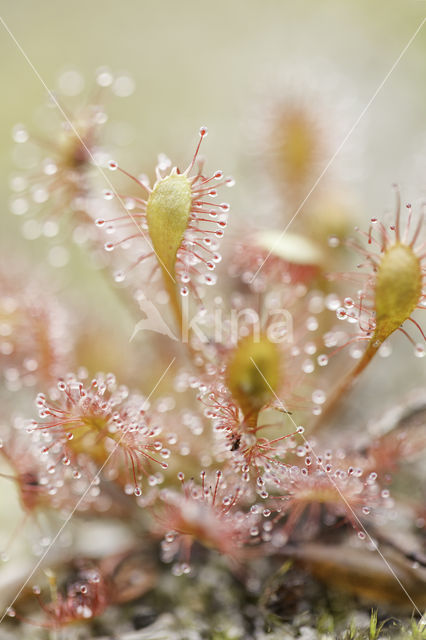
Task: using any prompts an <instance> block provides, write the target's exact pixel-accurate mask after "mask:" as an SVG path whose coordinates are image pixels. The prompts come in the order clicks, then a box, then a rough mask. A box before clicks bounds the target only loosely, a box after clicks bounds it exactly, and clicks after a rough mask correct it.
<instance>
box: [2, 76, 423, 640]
mask: <svg viewBox="0 0 426 640" xmlns="http://www.w3.org/2000/svg"><path fill="white" fill-rule="evenodd" d="M80 84H82V83H80V76H79V74H78V73H77V72H76V71H68V72H66V73H65V74H64V75H62V76H61V78H60V83H59V85H60V90H58V91H55V92H49V95H48V98H49V105H48V106H46V110H47V112H48V113H49V117H48V119H47V122H48V126H47V127H46V128H45V129H43V127H41V126H40V127H38V126H37V125H28V126H26V125H24V124H17V125H16V126H15V127H14V129H13V132H12V135H13V139H14V142H15V144H16V147H17V149H16V153H15V155H14V157H15V159H18V160H19V161H20V163H21V165H22V166H21V168H16V167H15V168H14V169H13V175H12V177H11V192H12V194H11V200H10V209H11V213H12V214H15V215H17V216H19V217H20V221H21V222H22V230H23V233H24V236H25V237H26V238H27V239H28V240H30V239H31V240H34V241H35V242H41V243H43V247H44V249H43V250H44V251H45V253H46V256H48V257H49V259H48V260H47V259H46V261H45V263H44V264H43V265H41V266H39V267H37V268H36V269H35V268H34V265H32V264H31V263H30V262H26V261H25V260H24V258H23V257H20V256H18V255H14V254H12V253H10V254H9V255H8V254H6V255H2V257H1V261H0V365H1V384H2V392H1V398H2V404H1V416H0V417H1V421H0V429H1V432H0V437H1V440H0V459H1V474H0V487H1V495H2V496H8V495H9V494H11V493H14V492H15V493H16V494H17V496H18V498H19V503H20V515H19V517H17V519H16V523H15V525H14V526H13V527H12V526H5V530H7V531H8V533H7V534H6V533H4V535H3V537H2V539H1V549H0V551H1V563H2V566H1V570H0V591H1V603H2V606H3V607H4V610H3V612H2V614H1V618H0V622H1V626H0V638H2V639H3V638H4V639H5V640H7V639H8V638H38V639H45V638H46V639H50V638H61V639H64V640H74V639H75V640H76V639H77V638H79V639H82V640H83V639H86V638H87V639H89V638H104V639H106V638H111V639H112V638H117V639H118V638H120V639H123V640H125V639H128V640H137V639H138V638H140V639H141V640H142V639H143V638H193V639H194V640H195V639H198V638H212V639H215V640H218V639H219V638H220V639H223V640H225V639H231V638H244V639H251V638H253V639H255V638H259V639H261V638H262V639H263V638H267V637H271V638H293V637H303V638H317V637H318V638H320V637H321V638H322V637H324V638H325V637H327V638H334V637H336V638H337V637H340V638H353V639H355V638H363V637H366V638H367V637H369V638H379V637H407V638H408V637H413V638H423V637H425V636H424V618H422V615H423V612H424V610H425V608H426V559H425V550H424V541H425V533H426V530H425V527H426V507H425V502H424V499H425V467H424V462H425V449H426V396H425V390H424V384H423V385H422V381H421V380H420V382H419V384H418V385H413V388H412V389H411V392H410V393H408V394H406V393H404V394H400V396H398V395H397V394H395V395H394V397H387V398H386V402H385V408H383V403H381V404H378V405H377V406H376V405H375V395H376V394H377V395H378V396H379V395H380V394H381V393H382V391H381V389H382V386H383V380H381V379H380V376H377V377H376V378H374V377H371V373H370V374H369V371H370V372H371V371H372V370H374V367H375V364H374V363H376V361H377V360H381V359H383V358H386V359H387V360H386V362H387V363H388V365H387V370H388V375H389V376H392V371H393V370H394V369H395V368H400V367H405V368H406V369H407V371H409V369H410V367H411V366H414V365H413V363H417V362H418V359H421V358H423V357H424V356H425V354H426V350H425V333H424V330H423V328H422V322H423V318H422V316H423V313H422V311H423V312H424V310H425V309H426V242H425V233H424V209H425V205H424V202H423V201H422V199H421V197H420V192H419V193H410V194H406V193H402V192H401V189H400V187H399V186H398V185H389V189H388V192H387V193H383V203H384V204H383V208H382V210H381V211H363V212H362V213H361V214H359V215H357V216H356V221H355V216H354V215H353V213H352V212H350V211H349V209H348V208H347V207H345V206H344V205H343V204H341V205H339V204H338V203H336V202H334V203H333V204H332V198H331V197H330V198H329V200H328V203H327V196H326V195H324V191H322V192H321V194H320V198H319V200H315V198H313V199H312V201H309V202H306V203H304V205H303V207H301V208H300V207H299V209H300V211H297V206H298V203H300V202H301V201H302V200H303V197H304V194H305V193H306V192H307V191H308V190H309V188H310V186H311V184H312V182H313V181H314V180H315V177H316V176H317V175H318V167H321V166H323V164H324V158H325V159H327V153H328V151H327V148H328V145H329V142H330V140H331V139H332V136H333V124H334V122H333V117H332V112H331V110H327V109H322V105H321V104H320V101H319V100H316V99H315V96H314V95H313V94H312V95H311V97H310V98H309V97H308V95H307V94H308V91H309V89H308V88H306V87H305V89H306V92H305V95H303V90H302V89H303V86H302V80H301V86H299V87H298V88H297V91H296V90H295V89H294V87H293V86H292V85H291V84H289V85H288V87H287V89H286V90H283V91H281V92H280V91H279V90H278V89H277V90H276V92H275V93H271V95H268V96H267V99H265V100H264V101H263V102H262V100H261V99H259V103H258V105H257V107H256V109H253V110H252V113H251V114H250V116H247V118H248V120H250V119H251V123H252V124H250V126H249V127H248V130H249V131H247V147H248V148H249V147H250V146H252V147H255V153H251V154H250V158H251V161H252V162H253V163H254V165H255V166H256V170H255V172H256V180H257V181H258V182H260V183H262V186H261V187H260V188H259V193H261V194H262V196H261V198H262V203H260V202H259V203H254V204H253V206H254V208H256V207H260V208H261V209H262V211H265V212H266V211H267V210H268V207H267V206H266V205H265V203H264V200H268V199H269V200H270V203H271V207H272V203H274V204H273V206H274V207H275V208H276V210H277V211H278V210H279V211H280V212H281V218H280V220H278V221H277V217H276V216H271V219H269V218H268V216H267V215H266V214H265V215H263V216H262V217H261V219H260V221H259V218H256V217H252V216H251V213H250V212H246V213H245V214H244V215H243V216H237V217H236V218H235V222H233V215H234V210H233V208H232V207H231V206H230V204H229V202H228V200H229V201H230V202H231V203H232V198H233V192H235V191H238V190H245V189H250V181H251V179H250V176H247V179H246V183H244V178H242V179H241V180H238V181H234V179H233V177H232V176H231V175H230V174H229V173H228V171H229V169H230V167H229V166H228V153H227V144H228V143H227V140H226V138H225V137H224V135H223V133H221V131H220V129H215V130H213V129H211V130H210V131H208V129H207V126H206V123H194V126H193V131H192V134H191V139H190V140H187V139H184V136H183V134H182V140H181V145H182V150H183V151H182V152H179V153H178V154H177V155H178V157H177V158H176V157H175V155H176V152H174V153H172V151H173V150H172V149H171V150H170V156H171V157H170V158H169V156H168V155H165V153H169V150H168V149H167V148H166V149H159V151H161V153H160V155H159V156H158V160H157V163H156V164H155V163H153V164H152V165H149V164H148V165H147V166H141V162H140V160H138V150H137V149H136V150H135V152H134V156H133V160H131V157H132V156H131V154H130V153H127V152H124V151H123V148H120V147H118V146H114V144H112V143H111V139H110V138H109V134H108V130H109V128H110V126H111V124H112V122H111V120H112V119H111V118H109V115H108V114H109V108H110V106H111V105H112V104H113V103H114V101H117V100H119V99H120V98H121V96H128V98H127V99H128V100H133V99H134V98H133V97H132V96H130V94H131V93H132V87H133V80H132V79H131V78H130V76H128V75H126V74H122V73H120V74H114V73H113V72H112V71H110V70H109V69H108V68H106V67H104V68H101V69H98V70H97V71H96V72H95V73H94V78H93V81H92V87H91V88H90V89H89V90H88V91H86V92H82V93H80V92H79V91H78V90H77V89H78V88H79V86H80ZM76 87H77V89H76ZM114 94H115V95H114ZM301 96H303V97H301ZM30 115H31V114H28V116H29V117H28V120H29V121H31V118H30ZM207 124H208V123H207ZM140 127H141V129H142V130H144V129H146V130H147V129H149V128H150V127H154V128H155V125H153V124H150V123H149V122H146V121H145V120H144V118H143V117H142V116H141V120H140ZM151 135H152V134H151ZM212 137H215V138H218V139H220V145H219V146H220V149H221V150H222V159H221V167H220V168H218V167H216V166H212V163H211V162H210V161H209V157H208V156H209V141H210V139H211V138H212ZM175 138H179V135H177V136H176V137H175ZM190 148H192V150H191V151H190V152H189V153H187V150H188V149H190ZM163 151H164V152H165V153H163ZM243 153H244V152H242V154H243ZM129 158H130V160H129ZM132 162H133V164H132ZM11 171H12V168H11ZM370 179H371V180H372V179H374V177H372V176H366V177H365V180H370ZM344 187H345V185H344V183H342V185H341V187H340V191H342V190H343V189H344ZM254 198H255V196H254ZM389 202H391V205H390V207H388V203H389ZM295 211H296V214H297V215H295ZM299 213H300V215H299ZM356 223H357V224H358V226H357V227H355V224H356ZM68 252H71V253H73V252H74V253H75V254H76V255H78V261H79V262H80V265H79V270H80V273H81V274H82V276H81V277H82V281H84V273H85V272H87V273H89V272H92V275H93V274H95V275H94V277H95V279H96V278H97V280H95V281H96V282H99V283H102V285H101V284H99V286H102V287H104V288H105V289H106V290H107V294H106V295H108V296H110V298H111V300H113V305H114V306H115V307H117V308H120V310H121V311H120V313H121V314H122V316H120V317H122V318H123V321H122V322H119V321H117V320H116V319H115V318H114V321H113V322H112V323H110V324H108V322H109V319H108V317H107V316H108V311H106V310H105V309H104V308H103V307H102V305H100V304H98V302H97V300H98V299H97V297H96V295H95V293H94V292H93V293H92V291H91V290H90V286H87V285H84V286H83V285H82V286H79V285H78V284H76V285H74V284H70V285H68V286H64V284H63V282H61V280H60V279H59V278H58V277H57V275H56V271H57V269H56V267H60V266H61V265H62V263H64V262H65V260H66V256H67V255H68ZM89 281H90V279H89ZM394 346H396V348H397V353H396V354H394V353H392V348H393V347H394ZM401 354H402V355H401ZM423 362H424V361H423ZM368 375H370V377H369V378H368V380H369V387H370V395H369V396H368V397H369V398H370V399H369V401H368V402H367V403H366V406H364V407H363V408H364V411H363V413H362V414H357V413H356V411H354V403H356V402H363V401H362V400H359V398H360V397H361V398H362V396H360V395H359V394H358V395H357V393H358V390H359V388H360V386H361V387H362V384H363V378H364V376H368ZM423 380H424V379H423ZM422 387H423V388H422ZM354 398H356V400H354ZM360 415H361V417H360ZM348 416H349V418H348ZM2 518H3V519H5V520H7V519H8V515H7V512H6V511H3V512H2ZM371 612H372V613H371ZM370 616H371V617H370ZM309 634H310V635H309ZM382 634H387V635H382Z"/></svg>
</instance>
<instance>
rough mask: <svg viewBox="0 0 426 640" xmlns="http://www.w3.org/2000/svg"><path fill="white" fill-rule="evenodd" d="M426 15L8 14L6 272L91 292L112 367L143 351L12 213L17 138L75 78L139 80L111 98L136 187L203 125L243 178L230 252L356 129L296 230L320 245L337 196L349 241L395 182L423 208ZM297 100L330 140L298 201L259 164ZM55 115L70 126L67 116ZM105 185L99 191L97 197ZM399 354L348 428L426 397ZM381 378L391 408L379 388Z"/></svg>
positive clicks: (148, 8)
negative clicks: (284, 111)
mask: <svg viewBox="0 0 426 640" xmlns="http://www.w3.org/2000/svg"><path fill="white" fill-rule="evenodd" d="M425 15H426V2H425V1H422V0H386V2H371V0H351V1H347V2H341V0H323V1H322V2H318V0H303V2H302V1H299V2H297V1H296V2H295V1H294V0H293V1H289V0H215V2H206V1H205V0H183V1H182V2H178V1H176V0H162V1H161V2H160V1H158V0H126V1H125V2H121V3H120V2H117V1H116V0H90V2H87V1H86V0H74V1H73V2H65V0H57V1H56V2H49V1H47V0H38V2H34V0H19V1H18V2H17V1H16V0H2V3H1V17H2V19H3V21H4V24H3V25H0V59H1V61H2V64H1V67H0V77H1V87H2V92H1V93H2V100H1V103H0V119H1V127H0V199H1V205H2V206H1V215H0V225H1V228H0V250H1V256H0V262H1V263H3V264H4V265H6V267H7V264H8V261H9V260H12V259H18V260H19V259H20V257H21V256H23V257H25V259H26V260H28V264H30V265H33V266H34V269H35V270H38V269H39V268H40V269H41V270H42V271H43V270H44V271H45V272H46V273H51V272H52V267H53V266H55V267H56V269H55V272H56V274H57V275H56V276H55V283H59V285H57V284H55V287H56V288H57V289H60V290H61V293H64V292H65V294H66V296H68V297H69V298H70V299H71V300H72V301H73V304H74V305H75V308H76V309H77V314H78V309H80V311H81V310H82V309H83V306H84V300H86V301H87V300H88V298H84V295H87V294H88V293H89V292H90V296H91V297H90V300H91V304H92V309H91V310H90V312H91V313H92V322H95V324H96V323H97V322H98V323H99V325H98V328H97V329H95V332H96V331H101V330H102V331H104V332H108V331H111V330H114V333H115V336H114V339H115V340H116V341H118V342H117V345H116V348H115V349H116V350H114V349H112V350H111V352H110V353H109V354H108V357H107V359H106V360H105V354H103V355H102V356H101V355H100V356H99V357H100V359H102V357H103V358H104V362H105V363H106V365H105V366H111V367H112V368H114V370H116V367H114V364H115V358H116V356H117V354H120V353H121V351H120V339H121V340H122V346H123V348H125V349H127V351H126V353H127V354H129V353H130V352H131V351H132V349H133V347H131V348H130V347H129V343H128V338H129V336H130V335H131V331H132V327H133V324H132V321H131V319H130V317H128V316H127V313H126V311H125V310H124V309H123V308H122V307H120V305H117V299H116V297H115V296H114V294H113V293H111V289H110V287H109V286H108V284H107V283H106V282H105V280H104V279H103V278H102V277H101V276H100V275H99V272H98V271H95V270H93V269H91V268H90V259H89V258H88V256H87V255H86V254H85V253H84V252H83V251H81V250H79V249H78V247H75V246H74V247H73V246H71V247H68V246H67V248H66V253H65V254H63V253H59V254H58V252H56V253H53V254H52V252H51V244H50V243H49V238H41V239H37V240H36V241H32V240H30V239H28V237H27V238H25V237H23V234H22V227H23V226H24V224H25V221H24V218H25V216H20V215H12V213H11V212H10V208H11V190H10V179H11V177H12V178H13V175H14V173H15V172H16V170H17V169H16V166H15V165H16V163H17V161H19V158H18V157H17V155H16V151H15V150H14V147H15V145H14V142H13V139H12V129H13V127H14V126H15V125H16V123H25V124H26V125H27V126H28V128H29V129H30V130H31V131H37V130H38V129H39V128H42V124H41V123H42V121H43V120H44V121H45V120H46V112H45V111H43V110H42V109H41V107H42V106H43V105H44V104H45V102H46V97H47V96H46V89H45V87H44V86H43V82H44V83H45V84H46V85H47V86H48V87H49V88H50V89H57V88H58V82H59V87H60V84H61V81H60V80H58V79H59V78H60V76H61V74H64V73H66V72H69V71H72V72H73V71H74V70H77V71H78V72H79V73H80V74H81V76H82V78H83V79H84V83H83V82H81V81H80V80H79V81H78V82H80V83H81V87H80V88H81V89H82V94H83V95H84V94H85V95H88V94H89V93H90V91H91V88H92V87H93V85H94V81H95V72H96V70H97V69H98V68H99V67H101V66H107V67H108V68H109V69H111V71H112V72H113V73H115V74H118V75H120V74H121V75H122V77H125V78H128V80H127V84H126V82H125V83H124V85H122V89H121V91H118V93H121V94H123V96H124V97H125V99H124V97H120V96H114V95H112V96H111V99H109V98H108V99H107V101H106V104H105V106H106V111H107V113H108V115H109V120H110V125H109V130H108V131H109V132H108V136H109V137H108V139H107V147H108V148H109V149H110V150H111V156H112V157H113V158H114V159H116V160H118V161H119V162H120V164H122V165H123V166H125V167H126V168H129V169H130V170H131V171H132V172H133V173H139V172H141V171H144V172H146V173H148V174H149V175H150V176H151V177H152V175H153V168H154V166H155V163H156V159H157V155H158V153H159V152H165V153H167V154H168V155H169V156H170V157H171V158H173V161H174V163H176V164H178V166H180V167H184V166H186V165H187V164H188V162H189V161H190V159H191V157H192V154H193V150H194V148H195V145H196V143H197V140H198V130H199V127H200V126H201V125H206V126H208V128H209V136H208V138H207V140H206V142H205V143H203V153H204V154H205V155H206V157H207V158H208V163H207V167H208V169H209V171H210V170H211V171H214V170H215V169H217V168H221V169H223V170H224V171H225V172H226V174H232V175H234V177H235V178H236V186H235V187H234V188H233V189H232V192H229V196H228V194H227V196H228V197H229V199H230V202H231V205H232V214H231V223H230V229H229V234H228V236H227V238H226V243H228V251H229V250H231V251H232V242H233V238H234V237H235V235H236V234H238V233H239V229H241V228H243V229H246V228H250V226H251V225H253V226H257V227H259V226H268V225H272V226H274V227H275V228H278V229H282V228H284V226H285V225H286V224H287V222H288V220H289V219H290V218H291V217H292V215H293V214H294V213H295V212H296V211H297V209H298V203H299V204H300V203H301V201H302V200H303V199H304V198H305V197H306V196H307V195H308V193H309V192H310V190H311V188H312V186H313V185H314V184H315V182H316V180H317V178H318V176H319V175H320V174H321V173H322V171H323V170H324V169H325V168H326V167H327V165H328V163H329V160H330V159H331V158H332V156H333V155H334V154H335V152H336V151H337V150H338V148H339V147H340V146H341V143H342V141H343V140H344V139H345V137H346V136H347V134H348V133H349V132H350V131H351V130H352V129H353V130H352V132H351V134H350V136H349V137H348V139H347V142H346V143H345V144H344V145H343V147H342V148H341V151H340V152H339V153H338V154H337V155H336V157H335V159H334V161H333V162H332V164H331V165H330V167H329V169H327V171H326V174H325V175H324V180H321V182H320V184H319V185H318V189H315V190H314V191H313V192H312V194H311V196H310V198H309V202H308V203H307V206H306V207H305V209H309V206H308V204H310V203H312V207H311V210H310V211H308V212H307V213H306V216H307V217H304V215H305V209H304V210H302V211H301V212H300V215H299V216H298V219H297V221H295V228H298V229H299V230H301V229H302V230H304V231H307V230H308V232H309V229H307V228H308V227H309V225H310V224H311V223H312V220H314V218H313V217H312V216H313V215H314V214H315V206H316V205H318V206H319V207H320V205H321V199H320V194H322V195H324V191H322V189H323V186H324V184H326V185H327V188H328V191H326V192H325V194H326V198H327V197H328V196H329V195H330V194H332V196H330V197H331V200H333V198H335V200H336V202H337V203H338V207H339V208H340V209H339V210H341V211H344V212H347V214H348V215H347V219H348V220H350V225H349V227H353V225H354V224H355V223H359V224H360V225H362V226H363V228H366V227H367V226H368V221H369V220H370V218H371V217H372V216H380V215H382V214H383V213H384V212H385V211H386V210H393V207H394V194H393V191H392V188H391V185H392V184H393V183H398V185H399V186H400V189H401V193H402V198H403V200H404V201H410V202H413V204H416V203H417V205H418V203H419V201H420V199H421V198H422V197H424V195H425V185H426V182H425V177H426V175H425V174H426V156H425V152H426V118H425V113H426V111H425V99H426V84H425V82H424V79H425V60H426V25H425V26H423V28H422V29H421V30H420V31H419V32H418V33H417V35H416V36H415V37H414V39H413V36H414V34H415V33H416V31H417V30H418V28H419V26H420V25H421V23H422V20H423V18H424V16H425ZM6 27H7V28H6ZM7 29H9V30H10V32H11V34H12V36H13V37H12V36H11V35H10V34H9V33H8V31H7ZM14 39H16V42H15V41H14ZM411 39H413V40H412V42H411V43H410V40H411ZM407 45H408V46H407ZM20 48H21V49H20ZM405 49H406V50H405ZM404 50H405V51H404ZM403 52H404V53H403ZM401 53H403V55H402V56H401ZM26 56H27V58H28V59H26ZM400 56H401V59H400V60H399V61H398V58H399V57H400ZM397 61H398V62H397ZM395 63H396V64H395ZM393 65H395V68H394V69H393V71H392V72H391V73H390V74H389V72H390V70H391V68H392V67H393ZM32 67H33V68H32ZM37 74H39V76H40V77H38V75H37ZM123 74H124V75H123ZM388 74H389V77H387V75H388ZM62 77H63V76H62ZM74 77H76V76H74ZM386 77H387V79H386ZM385 79H386V81H385V82H384V84H383V86H382V87H381V85H382V83H383V81H384V80H385ZM42 81H43V82H42ZM133 81H134V86H133ZM83 84H84V86H83ZM380 87H381V88H380ZM379 88H380V90H379V91H378V93H377V95H376V97H375V98H374V100H373V101H372V102H371V104H369V103H370V101H371V98H372V97H373V95H374V94H375V93H376V91H377V90H378V89H379ZM127 94H129V95H127ZM288 97H290V100H292V99H294V100H296V103H297V104H304V105H305V106H307V107H308V108H310V109H312V113H313V114H314V120H315V121H316V122H317V124H318V127H319V129H320V131H321V140H322V142H321V145H322V146H321V154H320V157H319V159H318V162H317V164H316V166H315V168H314V171H313V172H312V174H311V175H310V177H309V180H308V181H307V182H306V183H305V184H304V185H303V189H302V190H301V191H300V192H298V193H297V194H296V195H295V197H294V199H293V200H291V199H287V200H286V198H285V197H284V199H283V198H282V197H281V195H282V194H281V195H280V194H279V193H276V192H274V190H273V189H271V188H270V186H271V185H270V184H269V183H268V178H269V177H270V173H271V170H270V169H271V167H270V165H268V164H266V165H265V164H264V163H262V160H261V159H259V158H260V156H262V153H264V151H265V148H266V147H267V144H266V143H267V141H266V139H265V131H267V127H268V123H269V124H270V120H268V118H269V115H268V114H270V113H271V108H273V105H274V104H278V103H279V102H280V101H281V100H284V102H285V101H286V100H287V99H288ZM271 105H272V107H271ZM367 105H369V106H368V108H367V109H366V107H367ZM364 111H365V113H364V114H363V115H362V117H361V118H360V115H361V114H362V113H363V112H364ZM49 117H50V118H51V119H55V118H57V114H55V113H54V110H51V111H50V115H49ZM358 120H359V122H358V123H357V121H358ZM355 123H357V124H356V126H355V127H354V124H355ZM266 150H267V149H266ZM107 186H108V185H106V184H103V183H102V178H101V177H99V188H100V189H102V188H105V187H107ZM278 191H279V190H278ZM331 200H330V201H331ZM283 203H284V204H283ZM12 208H13V205H12ZM284 209H285V211H284ZM308 213H309V214H310V215H309V216H308ZM296 223H297V224H296ZM304 226H305V229H304ZM24 235H25V234H24ZM26 235H27V236H28V233H27V234H26ZM64 246H65V242H64ZM68 252H69V253H68ZM29 273H30V272H29ZM55 287H54V288H55ZM79 305H80V306H79ZM117 326H120V329H122V337H121V338H120V337H119V335H120V332H118V331H115V329H116V328H117ZM92 330H93V326H92ZM418 339H419V337H416V340H418ZM394 343H395V352H394V354H393V356H392V358H393V359H392V363H393V366H392V368H390V365H389V360H385V361H379V362H377V363H375V364H374V367H372V368H371V370H370V371H369V372H368V373H367V374H366V376H365V377H364V379H363V381H362V384H361V385H360V386H359V389H357V392H356V393H355V394H354V395H353V399H352V400H351V402H352V407H353V409H355V407H356V411H355V413H354V412H352V413H350V412H349V414H348V416H349V418H348V419H349V420H351V419H352V418H353V416H354V415H356V417H357V419H359V414H361V415H362V414H364V415H365V417H366V419H368V418H371V413H372V412H371V410H370V408H369V407H368V402H362V403H359V398H360V397H361V395H362V394H367V395H364V396H363V397H364V398H367V400H368V399H371V400H373V399H374V401H375V407H374V411H375V414H376V415H377V413H380V411H381V407H383V408H385V407H389V406H390V404H391V403H390V400H389V397H390V396H391V397H392V398H395V397H396V398H397V399H401V398H402V396H403V393H404V392H405V391H408V390H409V389H411V388H412V387H413V386H417V387H421V386H424V385H425V383H426V375H425V366H424V365H425V359H423V360H419V359H416V358H414V356H413V355H412V353H411V351H412V350H410V347H409V345H408V348H407V341H405V340H404V339H403V338H402V337H401V336H398V337H397V338H396V339H394ZM93 348H94V349H95V350H96V345H95V346H94V345H92V349H93ZM131 355H132V356H133V357H135V356H134V354H133V353H132V354H131ZM108 358H109V360H108ZM139 362H140V361H139ZM407 370H409V371H410V374H409V375H407ZM378 374H379V375H380V384H381V391H382V394H380V396H378V394H377V388H376V386H375V385H374V386H373V385H372V384H371V382H372V381H373V380H375V381H377V375H378ZM29 406H30V405H29ZM31 406H32V405H31ZM15 410H16V408H15ZM19 410H21V408H19ZM7 500H11V498H10V496H9V495H8V497H7ZM15 502H16V501H15ZM3 507H4V505H3ZM6 508H8V506H7V505H6ZM15 508H16V505H15Z"/></svg>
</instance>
